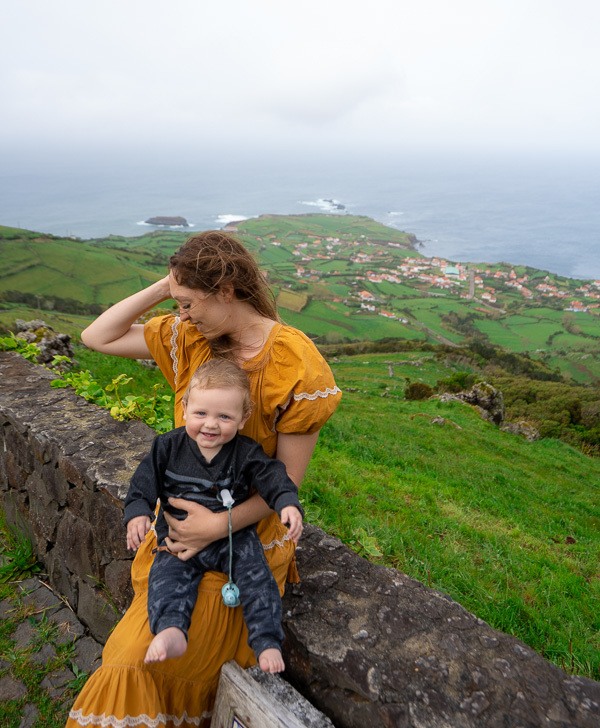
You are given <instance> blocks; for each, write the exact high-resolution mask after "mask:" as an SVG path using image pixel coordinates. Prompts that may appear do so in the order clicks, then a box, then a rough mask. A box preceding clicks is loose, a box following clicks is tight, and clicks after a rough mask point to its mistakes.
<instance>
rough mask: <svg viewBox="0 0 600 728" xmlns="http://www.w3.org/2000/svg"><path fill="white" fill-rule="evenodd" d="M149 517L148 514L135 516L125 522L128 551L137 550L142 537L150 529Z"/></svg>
mask: <svg viewBox="0 0 600 728" xmlns="http://www.w3.org/2000/svg"><path fill="white" fill-rule="evenodd" d="M150 524H151V521H150V518H149V517H148V516H136V517H135V518H132V519H131V521H128V523H127V548H128V549H129V550H130V551H137V550H138V549H139V547H140V544H141V543H142V541H143V540H144V537H145V536H146V534H147V533H148V531H149V530H150Z"/></svg>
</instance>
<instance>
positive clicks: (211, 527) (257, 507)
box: [165, 431, 319, 561]
mask: <svg viewBox="0 0 600 728" xmlns="http://www.w3.org/2000/svg"><path fill="white" fill-rule="evenodd" d="M318 438H319V433H318V431H317V432H313V433H311V434H309V435H289V434H283V433H281V434H279V435H278V437H277V453H276V454H277V458H278V459H279V460H281V461H282V462H283V464H284V465H285V467H286V470H287V472H288V475H289V476H290V478H291V479H292V480H293V481H294V483H296V485H299V484H300V483H301V481H302V478H303V477H304V473H305V472H306V468H307V467H308V463H309V462H310V458H311V456H312V453H313V450H314V449H315V445H316V444H317V440H318ZM169 503H171V504H172V505H173V506H175V508H181V509H183V510H185V511H187V512H188V516H187V518H186V519H185V520H183V521H178V520H177V519H176V518H172V517H171V516H169V514H168V513H165V518H166V519H167V523H168V524H169V539H168V541H167V545H168V546H169V549H170V550H171V551H173V553H176V554H177V555H178V556H179V558H180V559H181V560H182V561H187V559H189V558H191V557H192V556H194V555H195V554H197V553H198V551H201V550H202V549H204V548H206V547H207V546H208V545H209V544H211V543H212V542H213V541H216V540H217V539H219V538H225V537H226V536H227V533H228V528H229V526H228V516H227V512H226V511H223V512H221V513H213V512H212V511H209V510H208V508H205V507H204V506H201V505H199V504H197V503H191V502H190V501H187V500H182V499H180V498H169ZM271 512H272V511H271V509H270V508H269V506H268V505H267V504H266V503H265V502H264V500H263V499H262V498H261V497H260V496H259V495H258V494H255V495H253V496H251V497H250V498H248V500H247V501H244V502H243V503H240V504H239V505H238V506H235V507H234V508H233V510H232V512H231V522H232V525H233V530H234V531H239V530H240V529H242V528H245V527H246V526H250V525H251V524H253V523H258V521H260V520H262V519H263V518H265V517H266V516H268V515H269V514H270V513H271Z"/></svg>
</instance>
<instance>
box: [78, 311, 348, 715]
mask: <svg viewBox="0 0 600 728" xmlns="http://www.w3.org/2000/svg"><path fill="white" fill-rule="evenodd" d="M145 336H146V342H147V344H148V346H149V348H150V351H151V352H152V355H153V357H154V359H155V360H156V362H157V364H158V366H159V367H160V369H161V370H162V372H163V374H164V375H165V377H166V378H167V380H168V382H169V383H170V385H171V386H172V388H173V390H174V391H175V393H176V401H175V425H176V426H180V425H182V424H183V418H182V404H181V399H182V397H183V393H184V392H185V389H186V387H187V384H188V382H189V380H190V377H191V375H192V374H193V372H194V371H195V370H196V368H197V367H198V366H199V365H200V364H202V363H203V362H204V361H206V360H207V359H209V358H210V356H211V354H210V350H209V347H208V344H207V342H206V340H205V339H204V337H203V336H202V335H201V334H200V333H199V332H198V331H197V329H196V328H195V327H194V326H192V325H190V324H189V323H187V322H185V323H184V322H181V321H180V320H179V318H177V317H174V316H163V317H159V318H154V319H152V320H151V321H149V322H148V323H147V324H146V326H145ZM245 368H246V370H247V372H248V377H249V379H250V386H251V392H252V398H253V401H254V404H255V407H254V411H253V413H252V416H251V418H250V419H249V421H248V422H247V423H246V426H245V427H244V429H243V434H244V435H247V436H249V437H252V438H254V439H255V440H258V441H259V442H260V443H261V444H262V446H263V448H264V449H265V451H266V452H267V453H268V454H269V455H271V456H272V455H274V454H275V451H276V447H277V435H278V433H279V432H284V433H296V434H303V433H310V432H314V431H316V430H319V429H320V428H321V427H322V425H323V424H324V423H325V422H326V421H327V419H328V418H329V417H330V416H331V414H332V413H333V412H334V410H335V408H336V407H337V405H338V403H339V401H340V390H339V389H338V387H337V386H336V384H335V382H334V379H333V375H332V373H331V370H330V368H329V366H328V364H327V362H325V360H324V359H323V357H322V356H321V355H320V354H319V352H318V351H317V349H316V347H315V346H314V345H313V343H312V342H311V341H310V339H308V338H307V337H306V336H305V335H304V334H303V333H301V332H300V331H298V330H297V329H294V328H292V327H289V326H285V325H283V324H276V325H275V326H274V327H273V329H272V330H271V333H270V336H269V339H268V341H267V342H266V344H265V347H264V348H263V351H262V352H261V354H259V355H258V356H257V357H256V358H255V359H253V360H251V361H249V362H247V363H246V365H245ZM257 528H258V533H259V536H260V538H261V541H262V543H263V546H264V549H265V555H266V557H267V561H268V562H269V565H270V567H271V569H272V571H273V574H274V576H275V579H276V581H277V584H278V585H279V590H280V592H281V594H282V595H283V590H284V586H285V582H286V580H288V581H298V576H297V572H296V569H295V562H294V551H295V546H294V543H293V542H292V541H291V540H290V539H289V538H287V529H286V528H285V527H284V526H283V525H282V524H281V523H280V521H279V519H278V517H277V515H276V514H273V515H271V516H270V517H268V518H265V519H264V520H263V521H261V522H260V523H259V524H258V526H257ZM123 538H125V532H123ZM155 541H156V538H155V534H154V531H150V532H149V533H148V536H147V538H146V540H145V542H144V544H143V545H142V546H141V547H140V549H139V551H138V553H137V554H136V557H135V559H134V561H133V564H132V569H131V578H132V584H133V589H134V598H133V601H132V604H131V606H130V607H129V609H128V610H127V612H126V613H125V615H124V616H123V618H122V619H121V621H120V622H119V624H118V625H117V626H116V628H115V630H114V631H113V633H112V634H111V636H110V637H109V639H108V641H107V643H106V645H105V647H104V651H103V653H102V665H101V667H100V668H98V670H96V672H95V673H94V674H93V675H92V676H91V677H90V678H89V680H88V681H87V683H86V684H85V686H84V688H83V690H82V691H81V693H80V694H79V696H78V698H77V700H76V701H75V704H74V705H73V708H72V709H71V711H70V714H69V719H68V721H67V726H68V728H75V727H76V726H103V727H110V728H129V727H130V726H149V727H151V728H163V727H165V728H167V727H169V728H170V727H171V726H177V727H178V728H179V727H180V726H183V727H184V728H187V727H188V726H200V727H202V728H206V727H207V726H209V725H210V718H211V712H212V706H213V703H214V698H215V694H216V690H217V684H218V680H219V673H220V669H221V666H222V665H223V664H224V663H225V662H228V661H229V660H236V661H237V662H238V663H239V664H240V665H241V666H242V667H249V666H251V665H253V664H255V662H256V661H255V658H254V654H253V653H252V651H251V649H250V647H249V646H248V643H247V632H246V627H245V624H244V620H243V617H242V611H241V607H237V608H234V609H232V608H230V607H226V606H224V605H223V602H222V598H221V588H222V586H223V584H225V583H226V581H227V579H226V577H225V575H224V574H221V573H217V572H209V573H208V574H206V576H205V577H204V578H203V579H202V581H201V583H200V588H199V596H198V602H197V604H196V608H195V610H194V613H193V616H192V624H191V627H190V632H189V643H188V649H187V652H186V653H185V655H183V656H182V657H179V658H177V659H172V660H166V661H165V662H161V663H153V664H150V665H146V664H144V661H143V660H144V656H145V654H146V650H147V648H148V645H149V644H150V641H151V640H152V634H151V633H150V629H149V627H148V615H147V606H146V600H147V586H148V572H149V570H150V565H151V563H152V558H153V556H152V549H153V548H154V547H155V546H156V543H155ZM284 649H285V648H284Z"/></svg>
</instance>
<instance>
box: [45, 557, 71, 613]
mask: <svg viewBox="0 0 600 728" xmlns="http://www.w3.org/2000/svg"><path fill="white" fill-rule="evenodd" d="M44 565H45V567H46V571H47V572H48V579H49V581H50V583H51V584H52V586H53V588H54V589H56V591H57V592H58V593H59V594H61V595H62V596H63V597H64V598H65V599H66V600H67V602H68V603H69V604H70V605H71V607H72V608H73V609H76V608H77V589H76V586H75V584H76V581H77V578H76V577H75V576H73V575H72V574H71V572H70V571H69V569H68V568H67V565H66V564H65V559H64V557H63V555H62V554H61V553H60V551H58V550H57V549H56V546H54V547H53V548H51V549H50V550H49V551H48V552H47V553H46V554H45V556H44Z"/></svg>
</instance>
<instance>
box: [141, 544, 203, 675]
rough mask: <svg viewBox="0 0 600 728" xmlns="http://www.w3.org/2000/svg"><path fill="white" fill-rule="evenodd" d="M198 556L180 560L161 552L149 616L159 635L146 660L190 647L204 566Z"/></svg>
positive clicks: (151, 581)
mask: <svg viewBox="0 0 600 728" xmlns="http://www.w3.org/2000/svg"><path fill="white" fill-rule="evenodd" d="M197 562H198V560H197V559H190V560H189V561H180V560H179V559H178V558H177V557H176V556H173V555H172V554H170V553H168V552H165V551H159V552H158V553H157V554H156V557H155V559H154V562H153V564H152V568H151V569H150V575H149V579H148V617H149V621H150V630H151V631H152V634H154V635H155V637H154V639H153V640H152V642H151V643H150V646H149V647H148V650H147V652H146V656H145V658H144V662H162V661H163V660H168V659H171V658H173V657H181V655H183V653H184V652H185V651H186V649H187V631H188V628H189V626H190V620H191V615H192V611H193V609H194V605H195V604H196V599H197V596H198V584H199V582H200V579H201V578H202V575H203V574H204V569H203V568H202V566H201V565H200V564H199V563H197Z"/></svg>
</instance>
